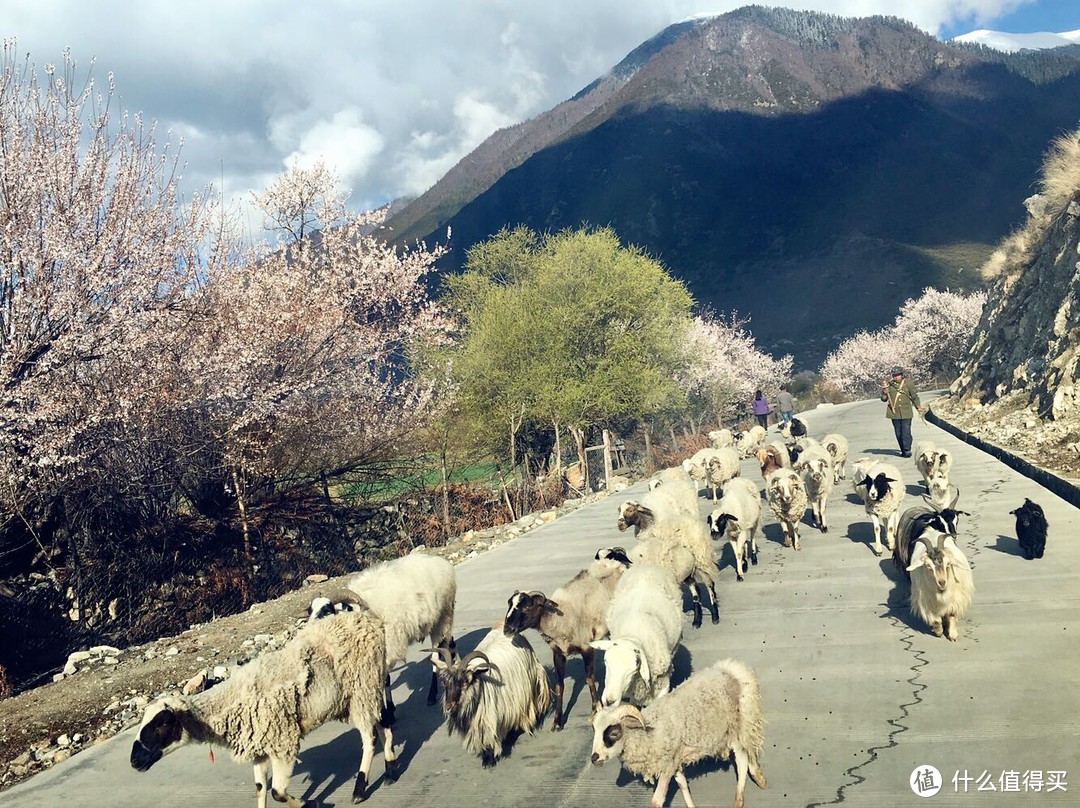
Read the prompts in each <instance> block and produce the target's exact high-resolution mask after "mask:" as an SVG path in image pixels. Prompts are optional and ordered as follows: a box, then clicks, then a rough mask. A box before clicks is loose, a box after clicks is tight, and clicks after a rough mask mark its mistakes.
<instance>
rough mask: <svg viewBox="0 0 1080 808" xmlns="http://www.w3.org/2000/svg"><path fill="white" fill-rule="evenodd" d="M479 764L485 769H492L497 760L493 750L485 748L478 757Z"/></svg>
mask: <svg viewBox="0 0 1080 808" xmlns="http://www.w3.org/2000/svg"><path fill="white" fill-rule="evenodd" d="M480 762H481V764H483V766H484V768H485V769H494V768H495V764H496V763H497V762H498V760H497V759H496V758H495V752H493V751H492V750H491V749H485V750H484V752H483V755H482V756H481V758H480Z"/></svg>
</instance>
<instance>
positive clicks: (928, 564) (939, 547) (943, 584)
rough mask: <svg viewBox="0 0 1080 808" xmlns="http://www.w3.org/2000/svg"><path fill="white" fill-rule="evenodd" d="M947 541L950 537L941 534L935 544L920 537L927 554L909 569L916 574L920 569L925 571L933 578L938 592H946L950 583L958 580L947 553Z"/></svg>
mask: <svg viewBox="0 0 1080 808" xmlns="http://www.w3.org/2000/svg"><path fill="white" fill-rule="evenodd" d="M947 539H949V536H948V535H946V534H944V533H939V534H938V535H937V543H936V544H935V543H934V542H932V541H931V540H930V537H929V536H920V537H919V541H920V542H922V544H923V546H924V547H925V548H926V552H925V553H923V554H922V555H921V556H919V558H917V559H914V560H913V561H912V563H911V564H910V565H908V568H907V569H908V572H915V571H916V570H918V569H919V568H923V569H925V570H926V571H927V572H928V574H929V575H931V576H932V577H933V579H934V583H935V585H936V586H937V590H938V592H944V591H945V590H946V589H947V588H948V586H949V583H950V582H951V581H955V580H956V579H957V575H956V571H955V570H953V569H952V566H953V559H952V556H951V555H950V554H949V553H948V552H946V547H945V542H946V540H947Z"/></svg>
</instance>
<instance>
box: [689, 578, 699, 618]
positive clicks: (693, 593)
mask: <svg viewBox="0 0 1080 808" xmlns="http://www.w3.org/2000/svg"><path fill="white" fill-rule="evenodd" d="M689 583H690V598H691V599H692V600H693V603H694V620H693V622H692V623H691V624H690V625H692V626H693V627H694V628H701V595H699V594H698V588H697V583H696V582H695V581H694V580H693V579H691V580H690V582H689Z"/></svg>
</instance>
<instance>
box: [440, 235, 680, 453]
mask: <svg viewBox="0 0 1080 808" xmlns="http://www.w3.org/2000/svg"><path fill="white" fill-rule="evenodd" d="M447 285H448V294H447V298H446V303H447V307H448V308H449V309H451V310H453V311H455V312H456V313H457V315H458V317H459V323H460V332H459V335H458V339H457V341H456V342H455V344H454V345H453V347H452V348H451V349H450V354H451V355H452V366H453V371H452V372H453V376H454V378H455V381H456V384H457V385H458V390H459V400H460V401H461V403H462V406H463V408H464V409H466V410H467V411H470V412H472V413H473V414H474V416H475V417H477V418H481V419H489V420H490V422H492V423H500V424H503V425H504V426H505V428H506V429H507V433H504V434H508V436H509V445H508V448H509V456H510V458H511V460H512V461H513V462H516V460H517V449H516V441H517V436H518V433H519V431H520V429H521V427H522V425H523V424H525V423H528V422H530V421H535V422H544V423H549V424H551V426H552V428H553V429H554V430H555V433H556V438H557V441H559V440H561V437H560V436H561V430H562V429H563V428H564V427H565V428H568V429H569V430H570V431H571V432H572V434H573V435H574V439H575V442H576V444H577V451H578V457H579V459H580V460H582V461H583V460H584V450H585V433H586V430H587V429H588V428H589V427H590V426H594V425H596V426H607V425H610V424H613V423H616V422H625V421H627V420H633V419H638V418H641V417H643V416H645V415H648V414H650V413H652V412H655V411H657V410H659V409H663V408H668V407H671V406H673V405H676V404H677V403H678V402H679V401H680V400H681V396H682V393H681V392H680V388H679V386H678V385H677V384H676V383H675V382H674V381H673V378H672V368H673V366H674V365H676V364H677V363H679V362H681V361H683V360H682V358H681V357H682V352H681V351H680V346H679V337H680V335H682V334H683V333H685V330H686V325H687V323H688V321H689V317H690V308H691V305H692V303H693V299H692V298H691V296H690V294H689V292H687V290H686V288H685V286H684V285H683V284H682V283H681V282H680V281H677V280H675V279H674V278H672V277H671V276H670V275H669V274H668V273H667V271H666V270H665V269H664V267H663V266H662V265H661V264H660V263H659V262H657V261H656V260H654V259H652V258H650V257H649V256H647V255H646V254H645V253H643V252H642V251H641V250H639V249H637V248H635V247H627V246H624V245H622V244H620V242H619V240H618V237H617V236H616V235H615V233H614V232H613V231H612V230H611V229H609V228H601V229H591V230H590V229H584V230H576V231H563V232H560V233H556V234H544V235H537V234H535V233H533V232H532V231H530V230H528V229H527V228H517V229H514V230H504V231H502V232H500V233H498V234H497V235H496V236H494V237H493V238H492V239H490V240H488V241H487V242H484V243H482V244H479V245H477V246H476V247H474V248H473V249H472V250H470V252H469V254H468V259H467V262H466V267H465V271H464V272H463V273H462V274H461V275H459V276H455V277H453V278H450V279H449V280H448V282H447ZM557 454H558V450H557Z"/></svg>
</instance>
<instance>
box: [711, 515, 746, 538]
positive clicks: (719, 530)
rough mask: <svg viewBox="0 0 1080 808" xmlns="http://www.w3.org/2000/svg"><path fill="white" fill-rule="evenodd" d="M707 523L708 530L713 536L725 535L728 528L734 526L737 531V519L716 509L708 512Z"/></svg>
mask: <svg viewBox="0 0 1080 808" xmlns="http://www.w3.org/2000/svg"><path fill="white" fill-rule="evenodd" d="M707 521H708V523H709V531H710V532H711V533H712V534H713V537H714V538H718V537H720V536H723V535H725V534H726V533H728V532H729V530H730V529H731V528H732V527H734V529H735V530H736V531H737V530H738V529H739V519H738V517H736V516H734V515H733V514H730V513H723V512H722V511H719V510H716V511H713V512H712V513H710V514H709V515H708V517H707Z"/></svg>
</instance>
